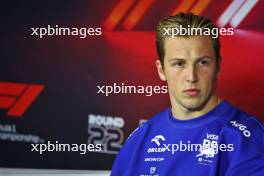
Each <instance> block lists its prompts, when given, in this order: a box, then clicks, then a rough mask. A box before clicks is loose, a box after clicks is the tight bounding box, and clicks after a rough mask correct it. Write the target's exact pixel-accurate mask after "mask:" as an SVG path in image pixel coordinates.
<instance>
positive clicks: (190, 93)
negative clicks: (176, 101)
mask: <svg viewBox="0 0 264 176" xmlns="http://www.w3.org/2000/svg"><path fill="white" fill-rule="evenodd" d="M184 93H185V94H186V95H188V96H191V97H195V96H197V95H198V94H199V93H200V90H199V89H186V90H184Z"/></svg>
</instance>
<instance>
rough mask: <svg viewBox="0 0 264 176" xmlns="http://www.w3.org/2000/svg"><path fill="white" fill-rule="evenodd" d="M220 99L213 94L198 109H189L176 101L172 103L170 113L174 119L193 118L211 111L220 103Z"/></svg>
mask: <svg viewBox="0 0 264 176" xmlns="http://www.w3.org/2000/svg"><path fill="white" fill-rule="evenodd" d="M221 101H222V100H221V99H220V98H219V97H217V96H216V95H214V96H213V97H211V98H210V99H209V100H208V102H207V103H206V104H205V105H204V106H203V107H202V108H201V109H199V110H189V109H186V108H184V107H182V106H181V105H179V104H177V103H172V114H173V116H174V117H175V118H176V119H179V120H190V119H195V118H198V117H200V116H202V115H204V114H206V113H208V112H209V111H211V110H212V109H213V108H215V107H216V106H217V105H218V104H219V103H221Z"/></svg>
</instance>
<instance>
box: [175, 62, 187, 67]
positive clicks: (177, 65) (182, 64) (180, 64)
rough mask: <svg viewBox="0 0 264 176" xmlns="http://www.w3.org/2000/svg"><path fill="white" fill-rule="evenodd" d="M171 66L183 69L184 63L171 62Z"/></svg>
mask: <svg viewBox="0 0 264 176" xmlns="http://www.w3.org/2000/svg"><path fill="white" fill-rule="evenodd" d="M172 66H176V67H183V66H184V62H173V63H172Z"/></svg>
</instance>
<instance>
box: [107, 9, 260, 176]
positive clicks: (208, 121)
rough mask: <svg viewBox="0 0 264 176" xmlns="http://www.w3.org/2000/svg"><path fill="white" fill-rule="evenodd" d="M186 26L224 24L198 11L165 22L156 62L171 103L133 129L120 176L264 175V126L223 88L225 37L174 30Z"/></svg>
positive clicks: (117, 167) (119, 163)
mask: <svg viewBox="0 0 264 176" xmlns="http://www.w3.org/2000/svg"><path fill="white" fill-rule="evenodd" d="M183 28H185V29H187V28H199V29H202V31H205V30H208V28H209V29H210V30H213V29H215V28H216V27H215V25H214V24H213V23H212V22H211V21H210V20H209V19H207V18H205V17H202V16H197V15H194V14H192V13H187V14H184V13H179V14H177V15H176V16H170V17H167V18H165V19H164V20H163V21H161V22H160V24H159V26H158V28H157V38H156V44H157V51H158V55H159V60H157V61H156V66H157V70H158V74H159V77H160V79H161V80H163V81H166V82H167V84H168V92H169V97H170V102H171V108H168V109H166V110H165V111H163V112H161V113H159V114H157V115H155V116H154V117H153V118H151V119H150V120H149V121H147V122H146V123H144V124H143V125H141V126H140V127H139V128H138V129H136V130H135V131H134V132H133V133H132V134H131V135H130V137H129V138H128V140H127V141H126V143H125V145H124V147H123V148H122V150H121V151H120V153H119V155H118V157H117V158H116V161H115V163H114V165H113V168H112V173H111V174H112V176H130V175H131V176H132V175H133V176H134V175H139V176H147V175H148V176H155V175H156V176H163V175H164V176H186V175H194V176H200V175H201V176H205V175H210V176H213V175H228V176H248V175H250V176H252V175H253V176H263V175H264V128H263V124H261V123H260V122H259V121H257V120H256V118H254V117H252V116H250V115H248V114H246V113H244V112H242V111H240V110H239V109H237V108H236V107H234V106H232V105H231V104H230V103H228V102H227V101H225V100H221V99H220V98H219V97H218V96H217V93H216V82H217V77H218V74H219V70H220V63H221V56H220V42H219V38H218V36H217V37H214V36H212V34H211V35H209V36H208V35H205V34H204V33H202V34H201V35H188V34H185V35H177V36H174V35H175V33H173V32H172V31H176V29H183Z"/></svg>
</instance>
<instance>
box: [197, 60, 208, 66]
mask: <svg viewBox="0 0 264 176" xmlns="http://www.w3.org/2000/svg"><path fill="white" fill-rule="evenodd" d="M208 64H209V61H208V60H201V61H200V62H199V65H201V66H203V65H208Z"/></svg>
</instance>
